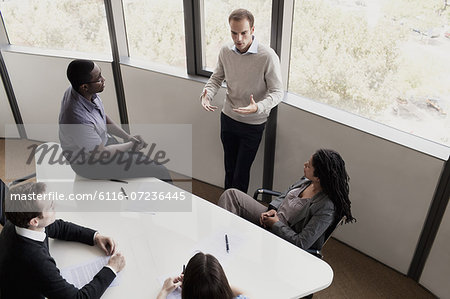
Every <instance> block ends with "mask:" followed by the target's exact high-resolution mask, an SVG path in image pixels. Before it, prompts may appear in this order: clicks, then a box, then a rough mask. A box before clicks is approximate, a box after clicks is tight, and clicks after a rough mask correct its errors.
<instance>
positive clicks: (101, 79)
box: [83, 75, 105, 84]
mask: <svg viewBox="0 0 450 299" xmlns="http://www.w3.org/2000/svg"><path fill="white" fill-rule="evenodd" d="M104 81H105V78H103V76H102V75H100V78H98V79H97V80H95V81H90V82H84V83H83V84H94V83H101V82H104Z"/></svg>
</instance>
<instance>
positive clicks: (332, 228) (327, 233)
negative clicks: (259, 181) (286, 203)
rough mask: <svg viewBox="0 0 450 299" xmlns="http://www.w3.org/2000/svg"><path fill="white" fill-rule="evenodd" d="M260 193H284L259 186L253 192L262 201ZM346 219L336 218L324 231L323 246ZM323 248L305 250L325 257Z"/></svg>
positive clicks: (276, 194) (254, 196)
mask: <svg viewBox="0 0 450 299" xmlns="http://www.w3.org/2000/svg"><path fill="white" fill-rule="evenodd" d="M260 194H261V195H263V194H267V195H270V196H280V195H281V194H282V193H281V192H278V191H273V190H268V189H264V188H258V189H256V191H255V193H254V194H253V198H254V199H255V200H257V201H260V200H258V195H260ZM345 219H347V218H346V217H345V216H343V217H342V218H341V219H339V220H336V221H335V222H334V223H333V224H331V225H330V226H329V227H328V228H327V230H326V231H325V233H324V234H325V242H323V245H322V248H323V246H325V244H326V243H327V241H328V240H329V239H330V237H331V235H332V234H333V232H334V231H335V230H336V228H337V227H338V226H340V225H342V224H344V223H345ZM322 248H321V249H304V250H305V251H306V252H308V253H310V254H312V255H314V256H316V257H318V258H320V259H323V255H322Z"/></svg>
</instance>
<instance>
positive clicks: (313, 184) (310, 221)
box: [219, 149, 355, 250]
mask: <svg viewBox="0 0 450 299" xmlns="http://www.w3.org/2000/svg"><path fill="white" fill-rule="evenodd" d="M303 170H304V176H303V177H302V178H301V179H300V181H298V182H297V183H295V184H293V185H292V186H290V187H289V189H288V190H287V191H286V192H284V193H283V194H282V195H280V196H279V197H278V198H276V199H275V200H273V201H272V202H271V204H270V205H269V208H267V207H266V206H264V205H262V204H260V203H259V202H257V201H255V200H254V199H253V198H252V197H251V196H249V195H247V194H245V193H243V192H241V191H239V190H236V189H228V190H226V191H225V192H224V193H223V194H222V195H221V197H220V199H219V206H221V207H223V208H225V209H227V210H228V211H231V212H233V213H234V214H237V215H239V216H241V217H243V218H245V219H247V220H249V221H251V222H253V223H255V224H257V225H260V226H263V227H265V228H267V229H268V230H270V231H271V232H273V233H274V234H276V235H278V236H280V237H281V238H283V239H285V240H287V241H289V242H291V243H293V244H294V245H296V246H298V247H300V248H302V249H317V250H320V249H321V248H322V246H323V244H324V242H325V238H326V232H327V230H328V228H330V227H334V225H336V224H337V223H338V222H339V221H340V220H341V219H342V217H344V216H345V217H346V220H345V222H346V223H348V222H353V221H355V219H354V218H353V216H352V213H351V209H350V205H351V202H350V199H349V185H348V182H349V179H350V178H349V176H348V174H347V171H346V169H345V162H344V160H343V159H342V157H341V156H340V155H339V153H337V152H336V151H334V150H330V149H319V150H317V151H316V152H315V153H314V154H313V155H312V156H311V158H310V159H309V160H308V161H307V162H305V164H304V168H303Z"/></svg>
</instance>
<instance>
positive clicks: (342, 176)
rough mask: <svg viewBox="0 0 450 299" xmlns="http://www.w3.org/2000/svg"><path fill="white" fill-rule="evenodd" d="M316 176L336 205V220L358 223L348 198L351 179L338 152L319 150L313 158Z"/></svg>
mask: <svg viewBox="0 0 450 299" xmlns="http://www.w3.org/2000/svg"><path fill="white" fill-rule="evenodd" d="M312 164H313V167H314V176H315V177H318V178H319V180H320V185H321V187H322V190H323V192H324V193H325V194H327V195H328V196H329V197H330V199H331V201H332V202H333V203H334V206H335V209H336V220H339V219H341V218H342V217H343V216H345V217H346V218H347V219H346V220H345V223H348V222H353V221H356V219H355V218H353V216H352V212H351V209H350V206H351V202H350V199H349V197H348V195H349V191H350V188H349V185H348V182H349V180H350V177H349V176H348V174H347V171H346V170H345V162H344V160H343V159H342V157H341V155H339V153H338V152H336V151H334V150H331V149H319V150H317V151H316V152H315V153H314V154H313V156H312Z"/></svg>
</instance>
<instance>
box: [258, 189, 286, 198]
mask: <svg viewBox="0 0 450 299" xmlns="http://www.w3.org/2000/svg"><path fill="white" fill-rule="evenodd" d="M259 194H268V195H272V196H280V195H281V194H283V193H281V192H278V191H272V190H269V189H264V188H258V189H256V191H255V193H254V194H253V198H254V199H255V200H258V195H259Z"/></svg>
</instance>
